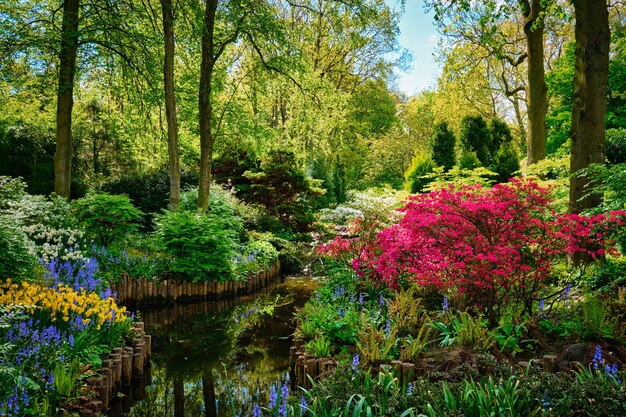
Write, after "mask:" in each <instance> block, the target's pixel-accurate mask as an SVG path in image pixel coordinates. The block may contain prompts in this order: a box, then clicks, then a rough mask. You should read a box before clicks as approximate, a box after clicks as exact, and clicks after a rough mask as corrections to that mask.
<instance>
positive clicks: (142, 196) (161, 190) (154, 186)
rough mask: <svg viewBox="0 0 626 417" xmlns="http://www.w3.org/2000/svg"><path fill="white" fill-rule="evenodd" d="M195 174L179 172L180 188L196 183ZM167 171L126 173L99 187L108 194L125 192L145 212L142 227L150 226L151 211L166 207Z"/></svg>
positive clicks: (155, 211) (167, 201)
mask: <svg viewBox="0 0 626 417" xmlns="http://www.w3.org/2000/svg"><path fill="white" fill-rule="evenodd" d="M197 181H198V178H197V175H195V174H192V173H190V172H188V171H183V172H182V173H181V179H180V183H181V188H182V189H185V188H187V187H189V186H190V185H191V184H197ZM169 187H170V180H169V173H168V171H167V170H153V171H148V172H145V173H141V174H135V173H128V174H125V175H123V176H121V177H119V178H113V179H112V180H110V181H108V182H106V183H104V184H102V185H101V186H100V189H101V190H102V191H104V192H106V193H109V194H126V195H127V196H128V197H129V198H130V200H131V202H132V203H133V205H134V206H135V207H137V208H138V209H139V210H141V211H143V212H144V213H146V215H145V216H144V218H143V224H142V225H143V227H144V228H149V227H151V226H152V217H153V215H152V213H159V212H161V210H163V209H166V208H167V205H168V203H169Z"/></svg>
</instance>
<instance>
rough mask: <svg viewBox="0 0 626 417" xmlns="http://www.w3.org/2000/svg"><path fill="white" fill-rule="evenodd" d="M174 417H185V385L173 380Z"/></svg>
mask: <svg viewBox="0 0 626 417" xmlns="http://www.w3.org/2000/svg"><path fill="white" fill-rule="evenodd" d="M174 417H185V384H184V382H183V380H182V379H180V378H174Z"/></svg>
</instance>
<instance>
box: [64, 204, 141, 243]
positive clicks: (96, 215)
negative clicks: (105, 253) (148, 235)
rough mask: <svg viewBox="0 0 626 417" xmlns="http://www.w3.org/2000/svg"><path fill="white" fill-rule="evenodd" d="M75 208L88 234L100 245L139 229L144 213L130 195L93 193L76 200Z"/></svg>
mask: <svg viewBox="0 0 626 417" xmlns="http://www.w3.org/2000/svg"><path fill="white" fill-rule="evenodd" d="M72 211H73V212H74V215H75V216H76V218H77V219H78V220H79V221H80V222H81V223H82V225H83V227H84V228H85V232H86V233H87V236H88V237H90V238H91V239H93V240H94V241H95V242H96V244H98V245H99V246H104V247H107V246H110V245H112V244H113V243H115V242H116V241H118V240H119V239H121V238H123V237H124V236H126V235H127V234H128V233H132V232H136V231H137V230H138V228H139V223H138V222H139V221H140V220H141V218H142V216H143V213H142V212H141V211H139V210H138V209H136V208H135V207H134V206H133V205H132V203H131V202H130V199H129V198H128V196H126V195H111V194H105V193H90V194H87V195H86V196H85V197H83V198H79V199H78V200H74V201H73V202H72Z"/></svg>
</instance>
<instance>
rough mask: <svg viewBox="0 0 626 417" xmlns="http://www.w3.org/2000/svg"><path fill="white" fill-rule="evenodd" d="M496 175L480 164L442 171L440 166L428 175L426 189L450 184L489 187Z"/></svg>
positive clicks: (434, 188) (431, 189) (430, 189)
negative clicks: (473, 166)
mask: <svg viewBox="0 0 626 417" xmlns="http://www.w3.org/2000/svg"><path fill="white" fill-rule="evenodd" d="M497 176H498V174H496V173H495V172H492V171H490V170H488V169H487V168H485V167H481V166H479V167H477V168H474V169H464V168H460V167H458V166H455V167H453V168H452V169H451V170H450V171H448V172H443V169H441V168H435V169H434V171H433V173H432V174H430V175H429V178H430V179H431V181H432V182H431V183H430V184H428V187H427V188H426V191H433V190H437V189H440V188H443V187H449V186H451V185H452V186H454V187H461V186H464V185H474V184H479V185H482V186H483V187H490V186H492V185H493V184H494V182H495V177H497Z"/></svg>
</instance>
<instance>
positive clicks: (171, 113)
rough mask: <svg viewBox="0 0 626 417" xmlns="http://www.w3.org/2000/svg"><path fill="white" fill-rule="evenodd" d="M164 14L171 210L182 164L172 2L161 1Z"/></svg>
mask: <svg viewBox="0 0 626 417" xmlns="http://www.w3.org/2000/svg"><path fill="white" fill-rule="evenodd" d="M161 10H162V12H163V37H164V40H165V58H164V60H163V85H164V88H165V117H166V119H167V153H168V156H169V170H170V202H169V207H170V209H171V210H177V209H178V206H179V204H180V162H179V158H178V121H177V117H176V96H175V94H174V14H173V12H172V0H161Z"/></svg>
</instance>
